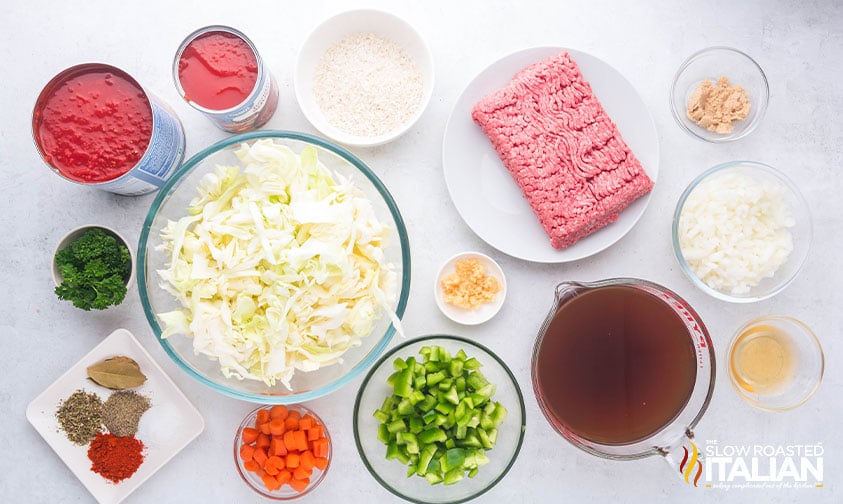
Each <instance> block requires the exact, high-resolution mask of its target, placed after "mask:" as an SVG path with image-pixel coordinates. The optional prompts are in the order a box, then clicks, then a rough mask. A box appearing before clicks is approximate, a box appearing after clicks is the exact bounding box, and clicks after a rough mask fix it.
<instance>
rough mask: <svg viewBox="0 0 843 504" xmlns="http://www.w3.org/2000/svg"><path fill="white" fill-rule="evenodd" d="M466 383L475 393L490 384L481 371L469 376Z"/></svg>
mask: <svg viewBox="0 0 843 504" xmlns="http://www.w3.org/2000/svg"><path fill="white" fill-rule="evenodd" d="M465 383H466V384H467V385H468V386H469V387H471V388H473V389H474V390H475V391H479V390H480V389H481V388H483V387H485V386H486V385H488V384H489V380H487V379H486V377H485V376H483V373H481V372H480V371H474V372H472V373H469V374H468V376H467V377H466V379H465Z"/></svg>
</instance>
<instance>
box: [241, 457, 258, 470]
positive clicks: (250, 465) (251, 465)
mask: <svg viewBox="0 0 843 504" xmlns="http://www.w3.org/2000/svg"><path fill="white" fill-rule="evenodd" d="M260 468H261V466H260V465H258V463H257V462H255V461H254V460H247V461H246V462H243V469H245V470H247V471H252V472H255V471H257V470H258V469H260Z"/></svg>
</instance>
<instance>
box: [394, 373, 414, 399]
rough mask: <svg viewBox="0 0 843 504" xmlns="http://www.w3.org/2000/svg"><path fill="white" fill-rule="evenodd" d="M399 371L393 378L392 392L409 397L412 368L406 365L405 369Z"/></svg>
mask: <svg viewBox="0 0 843 504" xmlns="http://www.w3.org/2000/svg"><path fill="white" fill-rule="evenodd" d="M399 373H401V374H400V375H399V376H398V378H397V379H396V380H395V385H394V386H393V391H392V392H393V393H394V394H395V395H397V396H398V397H409V395H410V393H411V392H412V391H413V368H412V367H409V366H408V367H407V369H405V370H403V371H399Z"/></svg>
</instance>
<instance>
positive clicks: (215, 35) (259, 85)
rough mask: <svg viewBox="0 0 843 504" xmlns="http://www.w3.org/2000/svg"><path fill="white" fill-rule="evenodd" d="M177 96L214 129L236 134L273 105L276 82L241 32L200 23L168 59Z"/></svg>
mask: <svg viewBox="0 0 843 504" xmlns="http://www.w3.org/2000/svg"><path fill="white" fill-rule="evenodd" d="M173 79H174V80H175V83H176V89H177V90H178V92H179V94H180V95H181V96H182V98H184V99H185V101H187V103H189V104H190V105H191V106H192V107H193V108H195V109H196V110H198V111H200V112H202V113H203V114H205V116H206V117H208V118H209V119H210V120H211V121H212V122H213V123H214V124H215V125H217V126H218V127H219V128H221V129H223V130H225V131H228V132H231V133H241V132H244V131H249V130H253V129H257V128H260V127H261V126H263V125H264V124H266V122H267V121H269V119H270V118H271V117H272V114H273V113H275V109H276V108H277V106H278V84H276V82H275V78H274V77H273V76H272V73H271V72H270V71H269V67H268V66H267V65H266V63H265V62H264V60H263V59H262V58H261V56H260V54H259V53H258V50H257V49H256V48H255V45H254V44H253V43H252V41H251V40H249V38H248V37H246V35H244V34H243V33H241V32H239V31H238V30H235V29H234V28H230V27H228V26H221V25H214V26H206V27H204V28H200V29H198V30H196V31H195V32H193V33H191V34H190V35H188V36H187V38H186V39H184V41H183V42H182V43H181V45H180V46H179V48H178V51H176V56H175V58H174V59H173Z"/></svg>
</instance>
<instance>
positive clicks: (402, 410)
mask: <svg viewBox="0 0 843 504" xmlns="http://www.w3.org/2000/svg"><path fill="white" fill-rule="evenodd" d="M397 410H398V414H399V415H401V416H408V415H411V414H413V403H411V402H410V399H408V398H404V399H401V401H400V402H399V403H398V408H397Z"/></svg>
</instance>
